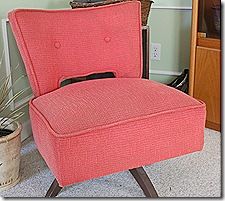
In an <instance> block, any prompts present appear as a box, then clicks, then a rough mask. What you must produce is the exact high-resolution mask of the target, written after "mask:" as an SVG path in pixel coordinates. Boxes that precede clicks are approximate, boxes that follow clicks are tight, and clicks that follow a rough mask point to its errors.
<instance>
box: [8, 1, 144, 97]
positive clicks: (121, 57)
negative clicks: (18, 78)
mask: <svg viewBox="0 0 225 201" xmlns="http://www.w3.org/2000/svg"><path fill="white" fill-rule="evenodd" d="M9 21H10V24H11V25H12V31H13V32H14V34H15V37H16V40H17V41H19V43H18V47H19V49H20V52H21V53H22V57H23V60H24V63H25V66H26V70H27V73H28V76H29V79H30V84H31V87H32V89H33V92H34V95H35V96H39V95H42V94H45V93H47V92H50V91H53V90H55V89H57V88H59V86H60V82H61V81H62V80H64V79H66V78H69V77H79V76H84V75H88V74H91V73H100V72H113V73H114V74H115V75H116V77H141V75H142V70H141V69H142V58H141V55H142V54H141V52H142V48H141V20H140V3H139V2H126V3H119V4H113V5H107V6H102V7H97V8H83V9H82V8H81V9H75V10H72V9H71V10H57V11H56V10H53V11H50V10H47V11H46V10H32V9H28V10H23V9H22V10H21V9H19V10H14V11H12V12H10V13H9ZM43 72H45V73H43Z"/></svg>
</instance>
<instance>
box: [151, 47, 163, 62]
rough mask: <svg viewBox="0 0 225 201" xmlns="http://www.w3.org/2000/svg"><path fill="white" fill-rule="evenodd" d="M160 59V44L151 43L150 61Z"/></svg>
mask: <svg viewBox="0 0 225 201" xmlns="http://www.w3.org/2000/svg"><path fill="white" fill-rule="evenodd" d="M160 57H161V44H160V43H152V44H151V60H155V61H159V60H160Z"/></svg>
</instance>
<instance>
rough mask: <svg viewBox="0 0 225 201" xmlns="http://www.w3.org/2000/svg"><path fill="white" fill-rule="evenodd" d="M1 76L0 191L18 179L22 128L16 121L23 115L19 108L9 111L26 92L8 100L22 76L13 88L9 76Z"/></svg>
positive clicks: (0, 63) (18, 93)
mask: <svg viewBox="0 0 225 201" xmlns="http://www.w3.org/2000/svg"><path fill="white" fill-rule="evenodd" d="M3 54H4V53H2V57H1V58H0V71H1V70H2V69H1V67H2V60H3ZM18 66H19V65H18ZM18 66H17V67H16V68H15V70H16V69H17V68H18ZM1 75H2V73H1V74H0V191H2V190H6V189H8V188H10V187H12V186H14V185H15V184H17V183H18V181H19V179H20V176H19V167H20V149H21V130H22V126H21V124H20V123H19V122H18V121H17V120H18V119H19V118H20V117H21V116H22V115H23V112H20V109H21V107H20V108H17V109H15V110H14V111H12V110H10V104H11V103H12V102H13V101H14V100H16V99H17V98H18V97H20V96H21V95H22V94H23V93H24V92H25V91H26V89H24V90H21V91H19V92H17V93H16V94H15V95H14V96H13V97H11V98H9V93H10V91H11V90H12V89H13V86H14V85H15V84H16V83H17V82H18V81H19V80H20V79H21V78H22V77H24V76H21V77H20V78H19V79H17V80H16V81H15V82H14V84H13V86H9V80H10V76H11V75H9V76H1ZM24 106H25V105H23V106H22V107H24Z"/></svg>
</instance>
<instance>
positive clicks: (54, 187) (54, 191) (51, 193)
mask: <svg viewBox="0 0 225 201" xmlns="http://www.w3.org/2000/svg"><path fill="white" fill-rule="evenodd" d="M61 189H62V187H60V186H59V183H58V181H57V180H56V179H55V180H54V181H53V182H52V184H51V186H50V188H49V189H48V192H47V193H46V195H45V197H47V198H50V197H56V196H57V195H58V193H59V192H60V191H61Z"/></svg>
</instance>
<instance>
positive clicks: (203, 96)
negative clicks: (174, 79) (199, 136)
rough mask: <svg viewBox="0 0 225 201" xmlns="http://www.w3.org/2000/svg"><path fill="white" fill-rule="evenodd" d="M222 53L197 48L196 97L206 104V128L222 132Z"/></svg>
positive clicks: (215, 50)
mask: <svg viewBox="0 0 225 201" xmlns="http://www.w3.org/2000/svg"><path fill="white" fill-rule="evenodd" d="M220 55H221V51H220V50H217V49H211V48H206V47H200V46H197V51H196V67H195V81H194V97H195V98H197V99H200V100H202V101H204V102H205V103H206V108H207V119H206V120H207V122H206V126H207V127H210V128H213V129H216V130H220V66H221V61H220Z"/></svg>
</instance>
